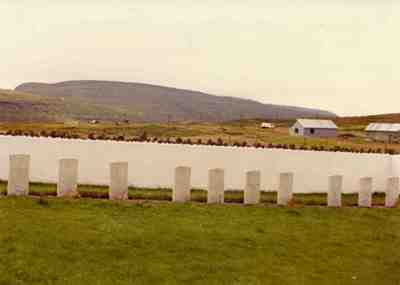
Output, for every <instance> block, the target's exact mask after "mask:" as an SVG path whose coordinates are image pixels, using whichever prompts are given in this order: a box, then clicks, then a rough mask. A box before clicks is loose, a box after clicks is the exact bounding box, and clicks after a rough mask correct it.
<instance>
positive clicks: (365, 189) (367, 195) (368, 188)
mask: <svg viewBox="0 0 400 285" xmlns="http://www.w3.org/2000/svg"><path fill="white" fill-rule="evenodd" d="M371 205H372V178H371V177H363V178H361V179H360V192H359V193H358V206H360V207H371Z"/></svg>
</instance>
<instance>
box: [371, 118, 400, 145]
mask: <svg viewBox="0 0 400 285" xmlns="http://www.w3.org/2000/svg"><path fill="white" fill-rule="evenodd" d="M365 132H366V134H367V137H369V138H371V139H373V140H375V141H382V142H389V143H390V142H400V124H389V123H371V124H369V125H368V126H367V127H366V129H365Z"/></svg>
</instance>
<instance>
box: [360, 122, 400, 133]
mask: <svg viewBox="0 0 400 285" xmlns="http://www.w3.org/2000/svg"><path fill="white" fill-rule="evenodd" d="M365 130H366V131H367V132H395V133H396V132H400V124H388V123H371V124H369V125H368V126H367V128H366V129H365Z"/></svg>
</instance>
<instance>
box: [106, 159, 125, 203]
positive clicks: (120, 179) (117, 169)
mask: <svg viewBox="0 0 400 285" xmlns="http://www.w3.org/2000/svg"><path fill="white" fill-rule="evenodd" d="M109 198H110V200H126V199H128V162H113V163H111V164H110V190H109Z"/></svg>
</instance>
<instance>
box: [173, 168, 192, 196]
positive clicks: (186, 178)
mask: <svg viewBox="0 0 400 285" xmlns="http://www.w3.org/2000/svg"><path fill="white" fill-rule="evenodd" d="M190 175H191V169H190V167H186V166H179V167H177V168H175V186H174V189H173V191H172V201H174V202H187V201H190V189H191V184H190Z"/></svg>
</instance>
